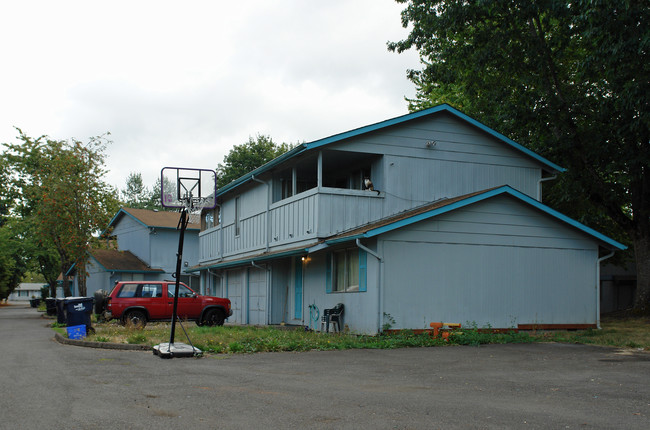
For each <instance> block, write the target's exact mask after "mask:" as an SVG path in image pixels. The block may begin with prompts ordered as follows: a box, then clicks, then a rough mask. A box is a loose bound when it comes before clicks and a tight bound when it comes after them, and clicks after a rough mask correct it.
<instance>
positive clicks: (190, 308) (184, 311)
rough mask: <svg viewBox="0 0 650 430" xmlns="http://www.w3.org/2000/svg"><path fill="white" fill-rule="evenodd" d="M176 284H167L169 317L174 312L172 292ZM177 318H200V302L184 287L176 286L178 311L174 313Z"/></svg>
mask: <svg viewBox="0 0 650 430" xmlns="http://www.w3.org/2000/svg"><path fill="white" fill-rule="evenodd" d="M175 289H176V284H172V283H169V284H167V296H168V300H167V302H168V306H170V308H169V315H170V316H171V315H172V312H174V291H175ZM176 314H177V316H178V317H179V318H188V319H198V318H199V316H201V300H200V299H199V298H198V297H197V295H196V294H194V291H192V290H190V289H189V288H188V287H187V286H186V285H184V284H179V285H178V309H177V312H176Z"/></svg>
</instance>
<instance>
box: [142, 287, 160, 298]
mask: <svg viewBox="0 0 650 430" xmlns="http://www.w3.org/2000/svg"><path fill="white" fill-rule="evenodd" d="M140 297H162V285H160V284H144V285H143V286H142V292H141V296H140Z"/></svg>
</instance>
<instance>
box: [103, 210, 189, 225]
mask: <svg viewBox="0 0 650 430" xmlns="http://www.w3.org/2000/svg"><path fill="white" fill-rule="evenodd" d="M124 216H129V217H131V218H133V219H134V220H136V221H137V222H138V223H140V224H142V225H143V226H145V227H148V228H165V229H174V230H176V227H177V226H178V220H179V218H180V215H179V213H178V212H168V211H152V210H149V209H134V208H127V207H123V208H121V209H120V210H119V211H118V212H117V214H116V215H115V216H114V217H113V219H112V220H111V222H110V223H108V227H111V226H115V225H116V224H117V223H118V222H119V220H121V219H122V217H124ZM191 221H192V218H190V223H189V224H188V225H187V230H200V228H201V224H199V223H196V222H191Z"/></svg>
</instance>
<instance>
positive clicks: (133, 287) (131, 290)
mask: <svg viewBox="0 0 650 430" xmlns="http://www.w3.org/2000/svg"><path fill="white" fill-rule="evenodd" d="M139 286H140V285H139V284H124V285H122V289H121V290H120V292H119V293H118V295H117V297H135V293H136V291H137V290H138V287H139Z"/></svg>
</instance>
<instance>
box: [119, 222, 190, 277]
mask: <svg viewBox="0 0 650 430" xmlns="http://www.w3.org/2000/svg"><path fill="white" fill-rule="evenodd" d="M179 234H180V233H179V232H178V231H177V230H171V229H158V230H156V231H155V232H154V233H151V234H150V235H148V238H147V240H149V245H148V246H149V249H150V251H149V255H150V256H151V260H150V261H145V263H147V264H149V266H150V267H152V268H155V269H163V270H164V271H165V272H167V273H169V274H172V273H174V272H175V271H176V253H177V252H178V239H179ZM124 249H128V248H124ZM129 251H131V250H130V249H129ZM131 252H133V251H131ZM198 261H199V236H198V232H197V231H196V230H186V231H185V237H184V239H183V266H182V269H181V271H183V270H185V269H186V268H187V267H192V266H194V265H196V264H197V263H198ZM185 262H187V265H185Z"/></svg>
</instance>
